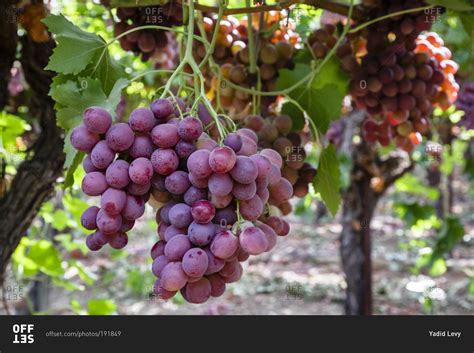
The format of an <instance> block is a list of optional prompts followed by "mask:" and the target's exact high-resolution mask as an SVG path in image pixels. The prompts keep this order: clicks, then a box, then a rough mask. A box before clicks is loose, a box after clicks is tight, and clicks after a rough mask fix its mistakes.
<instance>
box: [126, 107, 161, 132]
mask: <svg viewBox="0 0 474 353" xmlns="http://www.w3.org/2000/svg"><path fill="white" fill-rule="evenodd" d="M155 122H156V120H155V116H154V115H153V112H152V111H151V110H150V109H148V108H137V109H135V110H133V111H132V112H131V113H130V118H129V119H128V124H129V125H130V127H131V128H132V130H133V131H136V132H150V131H151V129H153V127H154V126H155Z"/></svg>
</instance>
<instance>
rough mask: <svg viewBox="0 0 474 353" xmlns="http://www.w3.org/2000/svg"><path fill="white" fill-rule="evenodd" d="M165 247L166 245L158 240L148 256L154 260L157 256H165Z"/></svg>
mask: <svg viewBox="0 0 474 353" xmlns="http://www.w3.org/2000/svg"><path fill="white" fill-rule="evenodd" d="M165 245H166V243H165V242H164V241H162V240H158V241H157V242H156V243H155V244H154V245H153V247H152V248H151V251H150V256H151V258H152V259H153V260H154V259H156V258H157V257H158V256H161V255H164V254H165Z"/></svg>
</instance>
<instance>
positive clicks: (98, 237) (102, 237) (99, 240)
mask: <svg viewBox="0 0 474 353" xmlns="http://www.w3.org/2000/svg"><path fill="white" fill-rule="evenodd" d="M93 237H94V242H95V243H96V244H99V245H100V246H101V247H102V246H104V245H105V244H107V243H108V242H109V241H110V240H111V239H112V237H113V235H106V234H104V233H102V232H101V231H100V230H98V231H96V232H94V234H93Z"/></svg>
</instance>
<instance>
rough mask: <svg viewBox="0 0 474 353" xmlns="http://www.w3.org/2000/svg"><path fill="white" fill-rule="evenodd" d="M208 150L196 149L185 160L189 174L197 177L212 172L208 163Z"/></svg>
mask: <svg viewBox="0 0 474 353" xmlns="http://www.w3.org/2000/svg"><path fill="white" fill-rule="evenodd" d="M209 155H210V152H209V151H208V150H197V151H196V152H194V153H193V154H191V155H190V156H189V158H188V161H187V167H188V170H189V172H190V173H191V174H193V175H194V176H195V177H197V178H200V179H201V178H206V177H208V176H209V175H211V173H212V169H211V166H210V165H209Z"/></svg>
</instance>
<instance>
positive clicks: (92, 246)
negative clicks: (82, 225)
mask: <svg viewBox="0 0 474 353" xmlns="http://www.w3.org/2000/svg"><path fill="white" fill-rule="evenodd" d="M86 246H87V247H88V248H89V250H91V251H98V250H100V249H101V248H102V246H100V245H99V244H98V243H97V242H96V241H95V239H94V235H93V234H90V235H88V236H87V238H86Z"/></svg>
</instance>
